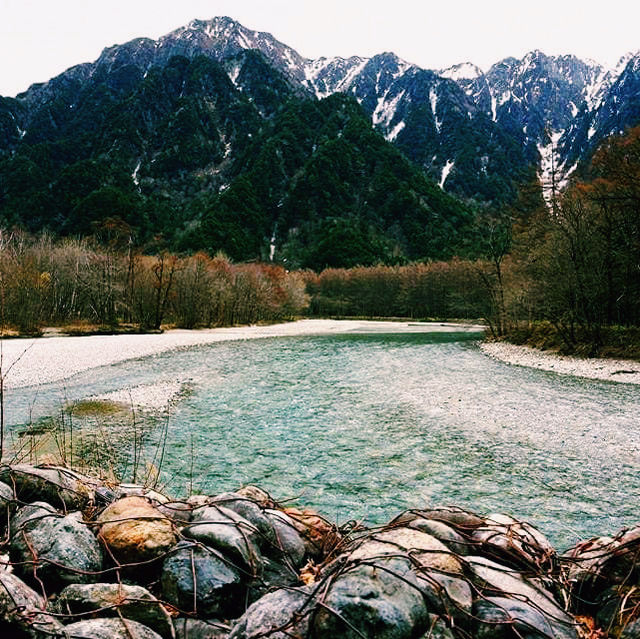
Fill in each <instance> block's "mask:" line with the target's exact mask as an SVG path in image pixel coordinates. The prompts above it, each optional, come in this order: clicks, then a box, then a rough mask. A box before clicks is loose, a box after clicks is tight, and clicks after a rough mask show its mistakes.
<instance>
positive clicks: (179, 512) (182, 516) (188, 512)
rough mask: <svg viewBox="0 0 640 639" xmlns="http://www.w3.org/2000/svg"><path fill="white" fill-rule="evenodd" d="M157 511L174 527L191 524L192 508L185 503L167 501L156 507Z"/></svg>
mask: <svg viewBox="0 0 640 639" xmlns="http://www.w3.org/2000/svg"><path fill="white" fill-rule="evenodd" d="M157 509H158V512H160V513H162V514H163V515H164V516H165V517H168V518H169V519H170V520H171V521H172V522H173V523H174V524H175V525H176V526H186V525H187V524H188V523H190V522H191V517H192V514H193V506H192V505H191V504H188V503H187V502H185V501H168V502H166V503H164V504H160V505H158V506H157Z"/></svg>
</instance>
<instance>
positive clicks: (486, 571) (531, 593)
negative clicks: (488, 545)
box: [466, 557, 573, 626]
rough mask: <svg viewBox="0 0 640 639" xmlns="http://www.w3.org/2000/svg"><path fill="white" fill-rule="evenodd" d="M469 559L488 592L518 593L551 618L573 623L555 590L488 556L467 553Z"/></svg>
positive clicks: (489, 593)
mask: <svg viewBox="0 0 640 639" xmlns="http://www.w3.org/2000/svg"><path fill="white" fill-rule="evenodd" d="M466 561H467V562H468V565H469V567H470V568H471V571H472V573H473V580H474V582H475V585H476V586H477V587H479V588H480V589H481V590H483V591H484V594H485V595H490V596H493V595H498V596H501V597H514V598H517V599H518V600H520V601H527V602H529V603H530V604H531V605H532V606H535V608H536V609H537V610H539V611H540V612H541V613H544V614H545V615H547V616H549V617H550V618H554V619H556V620H558V621H559V622H562V623H563V624H566V625H569V626H570V625H571V624H572V623H573V620H572V619H571V617H569V615H567V613H566V612H564V610H562V608H561V607H560V606H559V605H558V603H557V602H556V600H555V599H554V598H553V596H552V595H551V593H549V592H547V591H546V590H541V589H539V588H537V587H535V586H534V585H533V584H531V583H530V582H528V581H527V580H526V579H525V578H524V577H523V576H522V575H521V574H520V573H518V572H516V571H514V570H513V569H511V568H509V567H507V566H502V565H500V564H497V563H495V562H494V561H491V560H490V559H486V558H485V557H467V558H466Z"/></svg>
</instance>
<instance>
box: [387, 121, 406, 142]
mask: <svg viewBox="0 0 640 639" xmlns="http://www.w3.org/2000/svg"><path fill="white" fill-rule="evenodd" d="M405 126H406V125H405V123H404V122H398V124H396V125H395V126H394V127H393V129H391V131H389V133H387V135H385V136H384V137H385V138H386V140H387V142H394V141H395V139H396V138H397V137H398V135H400V132H401V131H402V129H404V127H405Z"/></svg>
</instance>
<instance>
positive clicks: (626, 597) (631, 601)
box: [595, 585, 640, 637]
mask: <svg viewBox="0 0 640 639" xmlns="http://www.w3.org/2000/svg"><path fill="white" fill-rule="evenodd" d="M595 607H596V611H597V612H596V622H597V625H598V627H599V628H602V629H603V630H605V631H606V632H607V633H608V634H609V635H611V636H613V637H617V636H619V635H620V634H621V632H622V630H623V629H624V628H626V627H627V626H628V625H629V624H630V623H632V622H633V621H634V619H635V618H636V617H638V618H640V589H639V588H638V587H637V586H620V585H618V586H612V587H611V588H608V589H607V590H605V591H604V592H603V593H602V594H601V595H600V596H599V597H598V599H597V601H596V604H595Z"/></svg>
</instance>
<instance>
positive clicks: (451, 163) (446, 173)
mask: <svg viewBox="0 0 640 639" xmlns="http://www.w3.org/2000/svg"><path fill="white" fill-rule="evenodd" d="M454 166H455V162H454V161H453V160H447V163H446V164H445V165H444V166H443V167H442V175H441V176H440V188H441V189H444V183H445V182H446V181H447V178H448V177H449V173H451V169H453V167H454Z"/></svg>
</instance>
